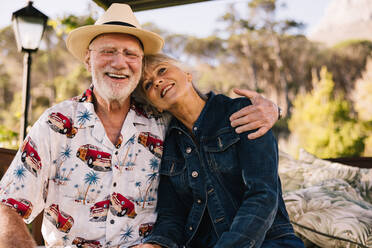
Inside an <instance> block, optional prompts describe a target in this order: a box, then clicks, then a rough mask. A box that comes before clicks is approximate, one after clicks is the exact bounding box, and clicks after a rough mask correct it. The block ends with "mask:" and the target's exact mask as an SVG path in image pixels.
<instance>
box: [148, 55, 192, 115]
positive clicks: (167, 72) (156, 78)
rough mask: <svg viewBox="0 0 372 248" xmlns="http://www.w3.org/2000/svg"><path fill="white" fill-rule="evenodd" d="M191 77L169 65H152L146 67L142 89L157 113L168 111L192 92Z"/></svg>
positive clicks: (163, 63) (164, 63)
mask: <svg viewBox="0 0 372 248" xmlns="http://www.w3.org/2000/svg"><path fill="white" fill-rule="evenodd" d="M191 82H192V76H191V74H190V73H186V72H184V71H182V70H181V69H180V68H179V67H177V66H175V65H173V64H171V63H169V62H161V63H157V64H155V63H153V64H150V65H148V66H146V68H145V70H144V76H143V80H142V85H141V86H142V89H143V91H144V92H145V95H146V97H147V98H148V100H150V102H151V104H152V105H153V106H154V107H156V108H157V109H158V110H159V111H163V110H169V109H170V108H171V107H172V106H173V105H174V104H176V103H177V102H180V101H181V100H182V97H183V96H185V95H186V94H187V92H188V91H190V90H192V83H191Z"/></svg>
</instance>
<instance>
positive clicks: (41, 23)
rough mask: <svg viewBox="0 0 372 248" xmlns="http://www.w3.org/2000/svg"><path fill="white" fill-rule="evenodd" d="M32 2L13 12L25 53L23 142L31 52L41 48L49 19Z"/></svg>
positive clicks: (18, 41) (18, 42)
mask: <svg viewBox="0 0 372 248" xmlns="http://www.w3.org/2000/svg"><path fill="white" fill-rule="evenodd" d="M32 3H33V2H32V1H28V4H27V6H26V7H24V8H22V9H19V10H17V11H16V12H13V15H12V22H13V31H14V34H15V38H16V42H17V47H18V50H19V51H20V52H24V53H25V55H24V62H23V63H24V67H23V90H22V95H23V96H22V107H23V116H22V122H21V131H20V140H21V142H22V141H23V139H24V138H25V137H26V128H27V125H28V122H27V116H28V109H29V107H28V106H29V103H30V71H31V62H32V59H31V53H33V52H36V51H37V49H38V48H39V45H40V41H41V38H42V37H43V33H44V30H45V27H46V23H47V20H48V17H47V16H46V15H44V14H43V13H41V12H40V11H39V10H37V9H36V8H35V7H33V6H32Z"/></svg>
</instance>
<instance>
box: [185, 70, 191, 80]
mask: <svg viewBox="0 0 372 248" xmlns="http://www.w3.org/2000/svg"><path fill="white" fill-rule="evenodd" d="M186 77H187V82H192V74H191V73H190V72H186Z"/></svg>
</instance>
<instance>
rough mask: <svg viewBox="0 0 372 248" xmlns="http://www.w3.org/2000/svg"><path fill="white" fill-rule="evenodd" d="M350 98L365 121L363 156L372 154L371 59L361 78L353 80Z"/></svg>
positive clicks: (360, 117)
mask: <svg viewBox="0 0 372 248" xmlns="http://www.w3.org/2000/svg"><path fill="white" fill-rule="evenodd" d="M351 95H352V99H353V102H354V106H355V110H356V112H357V113H358V118H359V119H360V120H362V121H364V122H365V127H366V135H367V136H368V137H367V138H366V140H365V150H364V153H363V156H372V108H371V104H372V60H371V59H369V60H368V63H367V66H366V70H365V71H364V72H363V74H362V78H360V79H358V80H357V81H356V82H355V88H354V90H353V92H352V94H351Z"/></svg>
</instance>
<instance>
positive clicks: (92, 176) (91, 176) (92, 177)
mask: <svg viewBox="0 0 372 248" xmlns="http://www.w3.org/2000/svg"><path fill="white" fill-rule="evenodd" d="M99 179H100V178H99V177H98V175H97V174H96V173H95V172H94V171H91V172H89V173H87V174H85V177H84V183H85V184H88V186H87V189H86V191H85V194H84V199H83V204H85V203H87V196H88V191H89V188H90V186H91V185H92V184H97V183H98V181H99Z"/></svg>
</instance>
